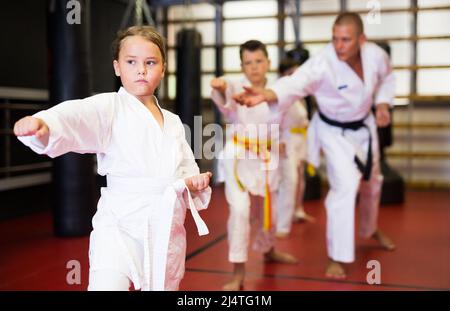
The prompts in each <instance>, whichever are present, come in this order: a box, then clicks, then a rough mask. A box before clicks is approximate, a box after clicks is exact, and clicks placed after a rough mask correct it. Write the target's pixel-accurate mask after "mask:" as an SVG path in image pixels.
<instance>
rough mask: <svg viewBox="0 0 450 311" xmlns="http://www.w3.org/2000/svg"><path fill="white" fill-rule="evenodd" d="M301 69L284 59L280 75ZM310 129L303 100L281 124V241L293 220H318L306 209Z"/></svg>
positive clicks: (278, 232)
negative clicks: (307, 146)
mask: <svg viewBox="0 0 450 311" xmlns="http://www.w3.org/2000/svg"><path fill="white" fill-rule="evenodd" d="M299 66H300V63H299V62H298V61H296V60H294V59H292V58H289V57H287V58H284V59H283V60H282V61H281V62H280V65H279V73H280V75H281V76H288V75H290V74H291V73H292V72H294V71H295V70H296V69H297V68H298V67H299ZM307 128H308V117H307V112H306V109H305V106H304V101H296V102H295V103H294V104H293V105H291V106H289V109H288V110H286V111H285V112H284V113H283V114H282V117H281V123H280V131H281V139H280V141H281V142H280V166H279V169H280V176H281V177H280V185H279V188H278V202H277V233H276V236H277V237H278V238H287V237H288V236H289V233H290V231H291V227H292V222H293V221H308V222H314V221H315V219H314V217H312V216H310V215H308V214H306V212H305V210H304V208H303V194H304V190H305V178H304V170H305V162H306V132H307ZM297 204H298V205H297ZM296 205H297V208H296ZM294 210H295V213H294Z"/></svg>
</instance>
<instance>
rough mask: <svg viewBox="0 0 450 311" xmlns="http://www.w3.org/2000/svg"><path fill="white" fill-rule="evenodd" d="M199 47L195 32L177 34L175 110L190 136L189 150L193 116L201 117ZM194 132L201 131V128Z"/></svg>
mask: <svg viewBox="0 0 450 311" xmlns="http://www.w3.org/2000/svg"><path fill="white" fill-rule="evenodd" d="M201 46H202V36H201V34H200V33H199V32H198V31H197V30H195V29H182V30H180V32H178V34H177V95H176V102H175V110H176V113H177V114H178V115H179V117H180V119H181V122H183V123H184V124H185V125H188V126H189V129H190V132H191V135H190V137H187V139H188V140H189V139H190V140H189V142H190V144H191V148H194V134H195V133H194V116H198V115H201V99H202V97H201V84H200V83H201V82H200V81H201V70H200V53H201ZM200 125H201V124H200ZM196 130H197V131H199V130H200V131H201V128H200V129H196ZM197 134H198V133H197Z"/></svg>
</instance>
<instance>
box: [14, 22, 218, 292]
mask: <svg viewBox="0 0 450 311" xmlns="http://www.w3.org/2000/svg"><path fill="white" fill-rule="evenodd" d="M114 52H115V55H114V61H113V65H114V71H115V74H116V75H117V76H120V79H121V81H122V85H123V87H121V88H120V90H119V91H118V92H117V93H115V92H114V93H103V94H99V95H95V96H91V97H88V98H85V99H81V100H70V101H66V102H63V103H61V104H59V105H57V106H55V107H53V108H51V109H48V110H45V111H41V112H38V113H37V114H35V115H33V116H31V117H25V118H23V119H21V120H19V121H18V122H17V123H16V124H15V126H14V133H15V134H16V135H17V136H19V139H20V140H21V141H22V142H23V143H24V144H25V145H27V146H29V147H30V148H31V149H32V150H34V151H35V152H37V153H39V154H47V155H49V156H50V157H57V156H59V155H62V154H64V153H67V152H78V153H96V154H97V161H98V173H99V174H100V175H106V177H107V187H106V188H102V189H101V198H100V200H99V202H98V208H97V212H96V214H95V216H94V218H93V220H92V224H93V231H92V233H91V236H90V245H89V262H90V269H89V287H88V290H128V289H129V287H130V281H131V282H133V285H134V288H135V289H141V290H177V289H178V286H179V283H180V280H181V279H182V277H183V274H184V264H185V255H186V254H185V253H186V231H185V228H184V219H185V214H186V208H189V209H190V210H191V213H192V216H193V217H194V220H195V222H196V224H197V228H198V230H199V234H200V235H203V234H207V233H208V228H207V227H206V225H205V223H204V222H203V221H202V219H201V218H200V216H199V215H198V212H197V210H200V209H205V208H207V206H208V204H209V200H210V196H211V188H210V187H209V186H208V185H209V180H210V177H211V173H209V172H208V173H205V174H199V169H198V166H197V164H196V163H195V161H194V156H193V154H192V151H191V149H190V147H189V145H188V144H187V142H186V140H185V136H184V127H183V125H182V123H181V120H180V119H179V117H178V116H177V115H175V114H173V113H171V112H169V111H167V110H164V109H162V108H161V107H160V106H159V104H158V101H157V99H156V97H155V96H154V95H153V93H154V91H155V89H156V88H157V86H158V84H159V83H160V81H161V79H162V78H163V76H164V71H165V60H166V57H165V55H166V54H165V47H164V40H163V38H162V37H161V36H160V35H159V34H158V32H157V31H156V30H155V29H154V28H153V27H150V26H134V27H130V28H128V29H127V30H125V31H122V32H119V33H118V36H117V38H116V41H115V43H114Z"/></svg>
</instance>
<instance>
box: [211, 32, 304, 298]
mask: <svg viewBox="0 0 450 311" xmlns="http://www.w3.org/2000/svg"><path fill="white" fill-rule="evenodd" d="M240 58H241V68H242V71H243V73H244V75H245V77H244V78H242V79H239V80H231V79H227V78H224V77H221V78H215V79H213V80H212V81H211V87H212V88H213V91H212V94H211V97H212V99H213V100H214V103H215V104H216V106H217V107H218V109H219V110H220V111H221V112H222V114H223V115H224V117H225V119H226V120H227V121H228V122H230V123H231V124H232V125H233V126H232V127H231V129H230V127H228V126H227V133H226V135H227V141H226V144H225V148H224V152H223V156H224V159H223V168H224V175H225V196H226V199H227V202H228V205H229V208H230V215H229V218H228V243H229V253H228V259H229V261H230V262H232V263H233V264H234V274H233V278H232V280H231V281H230V282H228V283H227V284H225V286H224V289H225V290H239V289H241V288H242V286H243V282H244V277H245V262H246V261H247V258H248V245H249V240H250V229H251V226H250V219H251V217H250V205H251V204H250V200H251V196H250V195H253V196H258V197H264V200H265V205H264V208H261V207H259V206H258V208H257V209H256V212H257V213H258V214H259V215H257V217H256V218H255V220H256V221H257V222H261V218H264V225H262V224H260V223H258V224H257V230H258V232H257V234H256V239H255V242H254V244H253V248H254V249H255V250H257V251H260V252H262V253H264V258H265V260H266V261H275V262H282V263H296V262H297V261H296V259H295V258H294V257H293V256H291V255H289V254H285V253H281V252H278V251H275V249H274V246H273V245H274V240H275V239H274V233H275V232H274V226H272V222H273V221H274V218H272V217H273V216H275V212H274V211H271V208H272V207H271V204H270V202H271V201H272V203H273V201H275V200H273V197H274V195H275V190H276V188H277V186H278V178H279V176H278V170H277V167H278V160H277V152H276V151H274V150H273V149H274V148H277V147H278V146H277V144H278V137H277V136H278V135H279V133H278V131H277V130H278V127H279V116H280V114H279V113H278V110H277V107H272V108H271V107H270V106H269V105H268V104H262V105H260V106H258V107H253V108H248V107H245V106H241V105H238V104H237V103H236V102H235V101H234V100H233V99H232V98H231V96H232V95H233V94H235V93H236V92H241V91H242V90H243V87H244V86H251V87H254V88H258V89H263V88H264V87H265V86H266V84H267V78H266V74H267V71H268V70H269V68H270V62H269V59H268V54H267V50H266V47H265V45H264V44H263V43H261V42H260V41H256V40H250V41H247V42H245V43H244V44H242V45H241V47H240ZM266 129H268V131H267V132H266V133H264V131H263V130H266ZM260 130H261V131H260ZM271 130H274V131H271ZM263 212H264V217H262V216H263V215H262V214H263ZM258 216H259V217H258Z"/></svg>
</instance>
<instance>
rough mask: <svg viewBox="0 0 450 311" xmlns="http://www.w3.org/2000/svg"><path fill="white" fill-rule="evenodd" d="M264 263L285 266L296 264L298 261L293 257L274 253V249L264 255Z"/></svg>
mask: <svg viewBox="0 0 450 311" xmlns="http://www.w3.org/2000/svg"><path fill="white" fill-rule="evenodd" d="M264 261H265V262H267V263H268V262H277V263H286V264H291V265H294V264H297V263H298V260H297V258H295V257H294V256H292V255H291V254H288V253H283V252H279V251H276V250H275V249H273V248H272V249H271V250H270V251H268V252H267V253H265V254H264Z"/></svg>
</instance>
